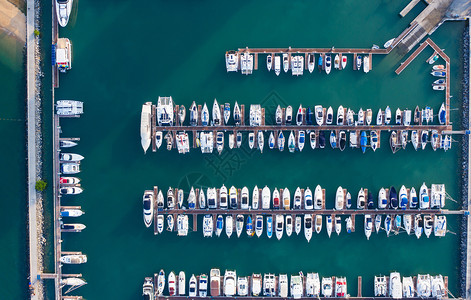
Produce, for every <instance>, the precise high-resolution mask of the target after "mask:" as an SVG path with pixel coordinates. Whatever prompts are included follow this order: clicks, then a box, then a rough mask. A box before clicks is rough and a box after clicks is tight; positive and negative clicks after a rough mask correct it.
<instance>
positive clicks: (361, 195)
mask: <svg viewBox="0 0 471 300" xmlns="http://www.w3.org/2000/svg"><path fill="white" fill-rule="evenodd" d="M365 205H366V201H365V190H364V189H363V188H360V191H359V192H358V197H357V208H358V209H365Z"/></svg>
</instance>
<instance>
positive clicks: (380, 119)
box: [376, 108, 383, 125]
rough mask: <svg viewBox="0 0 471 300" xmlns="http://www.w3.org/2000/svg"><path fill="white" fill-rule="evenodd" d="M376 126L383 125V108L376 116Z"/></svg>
mask: <svg viewBox="0 0 471 300" xmlns="http://www.w3.org/2000/svg"><path fill="white" fill-rule="evenodd" d="M376 125H383V112H382V110H381V108H380V109H379V110H378V114H377V115H376Z"/></svg>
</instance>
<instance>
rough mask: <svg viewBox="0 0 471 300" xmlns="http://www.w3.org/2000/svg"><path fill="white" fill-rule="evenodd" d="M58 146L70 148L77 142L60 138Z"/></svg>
mask: <svg viewBox="0 0 471 300" xmlns="http://www.w3.org/2000/svg"><path fill="white" fill-rule="evenodd" d="M59 146H60V147H61V148H71V147H75V146H77V142H74V141H69V140H62V141H59Z"/></svg>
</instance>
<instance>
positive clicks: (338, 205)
mask: <svg viewBox="0 0 471 300" xmlns="http://www.w3.org/2000/svg"><path fill="white" fill-rule="evenodd" d="M344 206H345V192H344V190H343V188H342V187H341V186H339V187H338V188H337V192H336V193H335V209H336V210H342V209H343V208H344Z"/></svg>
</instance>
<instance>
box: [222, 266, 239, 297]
mask: <svg viewBox="0 0 471 300" xmlns="http://www.w3.org/2000/svg"><path fill="white" fill-rule="evenodd" d="M236 279H237V274H236V271H229V270H226V272H225V274H224V281H223V282H224V285H223V289H224V296H226V297H231V296H235V295H236Z"/></svg>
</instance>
